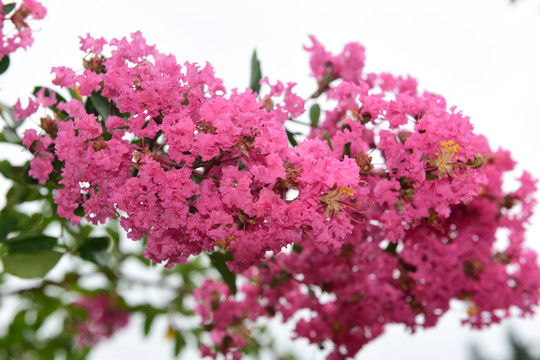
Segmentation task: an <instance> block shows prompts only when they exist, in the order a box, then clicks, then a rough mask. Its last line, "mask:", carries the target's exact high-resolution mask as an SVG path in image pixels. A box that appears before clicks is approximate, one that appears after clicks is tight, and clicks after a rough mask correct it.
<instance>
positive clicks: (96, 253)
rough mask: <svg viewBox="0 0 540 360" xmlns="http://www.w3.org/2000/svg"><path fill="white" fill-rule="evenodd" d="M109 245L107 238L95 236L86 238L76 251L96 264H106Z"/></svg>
mask: <svg viewBox="0 0 540 360" xmlns="http://www.w3.org/2000/svg"><path fill="white" fill-rule="evenodd" d="M108 247H109V238H107V237H95V238H90V239H87V240H86V241H85V242H84V243H83V244H82V245H81V246H80V247H79V249H78V251H77V253H78V254H79V255H80V257H82V258H83V259H85V260H88V261H91V262H93V263H95V264H98V265H106V263H107V258H108V253H107V248H108Z"/></svg>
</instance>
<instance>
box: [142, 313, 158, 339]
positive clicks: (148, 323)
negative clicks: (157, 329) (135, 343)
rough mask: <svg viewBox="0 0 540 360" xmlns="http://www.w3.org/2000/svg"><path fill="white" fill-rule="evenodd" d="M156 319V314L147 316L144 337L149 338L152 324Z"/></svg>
mask: <svg viewBox="0 0 540 360" xmlns="http://www.w3.org/2000/svg"><path fill="white" fill-rule="evenodd" d="M155 318H156V313H152V312H148V313H147V314H146V317H145V319H144V327H143V333H144V336H148V334H150V328H151V327H152V323H153V322H154V319H155Z"/></svg>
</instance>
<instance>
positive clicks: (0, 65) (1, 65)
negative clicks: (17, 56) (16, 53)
mask: <svg viewBox="0 0 540 360" xmlns="http://www.w3.org/2000/svg"><path fill="white" fill-rule="evenodd" d="M8 67H9V56H7V55H4V56H2V60H0V74H3V73H5V72H6V70H7V69H8Z"/></svg>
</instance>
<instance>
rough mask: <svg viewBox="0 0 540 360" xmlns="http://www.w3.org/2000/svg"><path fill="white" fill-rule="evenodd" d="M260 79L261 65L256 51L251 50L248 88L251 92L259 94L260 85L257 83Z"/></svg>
mask: <svg viewBox="0 0 540 360" xmlns="http://www.w3.org/2000/svg"><path fill="white" fill-rule="evenodd" d="M261 79H262V71H261V63H260V62H259V59H258V58H257V50H253V55H252V56H251V80H250V82H249V87H250V88H251V90H253V92H256V93H257V94H258V93H259V90H260V89H261V84H259V82H260V81H261Z"/></svg>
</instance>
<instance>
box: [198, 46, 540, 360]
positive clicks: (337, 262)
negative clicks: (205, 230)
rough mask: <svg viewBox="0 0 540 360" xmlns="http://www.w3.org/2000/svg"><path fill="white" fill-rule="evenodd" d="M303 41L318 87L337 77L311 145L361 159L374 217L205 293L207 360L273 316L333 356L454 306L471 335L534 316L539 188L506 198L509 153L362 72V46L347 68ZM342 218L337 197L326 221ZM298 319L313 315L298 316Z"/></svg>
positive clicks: (398, 81)
mask: <svg viewBox="0 0 540 360" xmlns="http://www.w3.org/2000/svg"><path fill="white" fill-rule="evenodd" d="M312 40H313V41H314V45H313V47H311V48H308V50H309V51H310V52H311V61H310V64H311V67H312V71H313V75H314V76H315V78H316V79H317V80H318V81H319V85H321V82H325V81H327V80H325V79H324V75H323V76H322V77H321V74H322V72H323V71H326V70H323V69H324V68H326V69H329V68H330V69H339V71H338V72H334V73H332V81H330V82H328V83H325V84H323V86H324V87H326V89H325V93H326V94H327V97H328V98H329V99H332V100H334V101H337V106H335V107H332V108H330V109H329V110H327V111H326V112H325V122H324V124H323V125H322V127H321V128H314V129H313V131H312V133H311V137H312V138H313V139H317V138H323V137H324V136H325V134H326V138H327V139H328V141H329V144H331V146H332V148H333V150H332V151H329V152H328V154H327V155H326V156H329V157H334V158H336V159H339V160H341V159H347V158H349V157H352V158H353V159H355V160H356V162H357V165H358V166H359V171H360V181H362V182H364V183H365V186H366V188H367V189H369V194H368V195H367V196H365V197H364V202H365V203H366V204H367V205H369V209H368V210H367V211H361V212H351V211H350V212H349V213H348V217H350V218H351V220H354V228H353V232H352V233H351V234H349V235H347V237H346V238H345V240H344V242H343V244H342V246H341V247H339V248H335V249H333V250H332V251H330V252H328V253H323V252H321V251H320V250H319V249H317V248H316V247H314V242H313V241H311V239H309V238H302V239H301V241H298V242H295V245H294V247H293V249H292V251H289V252H282V253H280V254H278V255H276V256H270V257H269V258H267V260H266V261H264V262H263V263H262V264H261V265H259V266H256V267H252V268H250V269H249V270H247V271H246V272H244V273H243V275H244V276H245V277H246V278H248V279H249V280H250V282H249V285H246V287H244V288H242V289H241V290H240V292H239V294H236V296H233V295H230V294H229V293H228V290H227V288H225V287H222V286H221V287H220V286H219V285H218V284H215V283H213V282H208V283H205V284H204V285H203V287H202V289H200V290H199V292H198V294H199V304H200V306H199V308H198V309H197V311H198V313H199V314H201V317H202V320H203V324H205V326H206V327H207V328H210V329H211V341H212V344H211V346H209V345H204V346H203V348H202V351H203V353H206V352H207V351H208V349H213V354H214V355H215V354H217V353H222V354H225V355H227V356H228V357H230V358H238V357H239V354H240V352H241V349H242V347H243V346H244V343H245V339H244V338H242V336H239V335H241V334H249V331H248V330H243V331H242V332H241V333H240V334H239V333H238V331H237V329H244V328H247V329H249V324H253V322H254V321H256V320H257V318H258V317H274V316H276V314H279V315H280V318H281V319H282V320H283V321H293V322H295V324H296V328H295V333H296V336H297V337H303V338H306V339H308V340H309V341H310V342H311V343H313V344H317V345H318V346H319V347H321V348H325V347H328V346H329V347H330V354H329V359H344V358H349V357H352V356H354V355H355V354H356V353H357V352H358V351H359V350H360V349H361V348H362V347H363V346H364V345H365V344H367V343H368V342H370V341H371V340H373V339H375V338H377V337H378V336H379V335H381V334H382V333H383V332H384V329H385V327H386V325H387V324H393V323H399V324H404V325H405V326H406V327H408V328H409V329H410V330H411V331H415V330H416V329H418V328H427V327H431V326H434V325H436V323H437V322H438V320H439V318H440V317H441V316H442V315H443V314H444V313H446V311H448V309H449V303H450V301H451V300H460V301H462V302H464V303H465V304H466V305H467V307H468V312H467V318H466V319H465V320H464V323H466V324H469V325H470V326H472V327H474V328H481V327H484V326H487V325H490V324H493V323H497V322H499V321H501V319H503V318H506V317H508V316H510V313H511V309H514V310H515V312H517V313H518V314H519V315H521V316H525V315H528V314H531V313H532V312H533V311H534V310H535V307H536V305H537V304H538V301H539V297H540V292H539V290H540V268H539V266H538V263H537V254H536V253H535V252H534V251H532V250H530V249H527V248H526V247H525V246H524V244H523V243H524V239H525V227H526V224H527V223H528V221H529V218H530V216H531V215H532V208H533V206H534V205H535V203H536V201H535V199H534V198H533V196H532V194H533V193H534V191H535V190H536V180H534V179H532V177H531V175H530V174H529V173H527V172H524V173H523V175H522V176H521V177H520V178H519V182H520V183H521V186H520V187H519V188H518V189H517V190H515V191H511V192H505V191H503V189H502V184H503V177H504V175H505V173H507V172H510V171H511V170H512V169H513V168H514V165H515V163H514V161H513V160H512V159H511V157H510V154H509V153H508V152H506V151H502V150H498V151H493V150H492V149H491V148H490V147H489V145H488V143H487V140H486V139H485V138H484V137H483V136H481V135H476V134H474V133H473V131H472V130H473V128H472V125H471V124H470V122H469V119H468V118H467V117H466V116H464V115H463V114H462V113H460V112H457V111H456V110H455V108H449V109H448V108H447V106H446V103H445V100H444V99H443V98H442V97H441V96H436V95H433V94H430V93H422V94H420V93H419V92H418V90H417V88H416V82H415V81H414V80H413V79H411V78H401V77H394V76H392V75H390V74H380V75H378V74H363V73H362V72H361V68H360V69H358V68H357V66H358V64H363V61H364V55H363V49H361V47H358V46H354V47H353V46H351V45H348V46H346V48H345V50H344V54H345V53H350V50H347V49H351V48H354V49H357V50H356V56H357V59H356V61H351V60H350V59H348V58H347V57H346V56H344V55H343V54H342V55H340V56H336V57H334V56H332V55H331V54H329V53H328V52H326V51H325V50H324V48H323V47H322V46H321V45H320V44H319V43H317V42H316V40H315V39H314V38H312ZM328 63H331V64H332V65H331V66H329V65H325V64H328ZM350 63H352V64H354V65H351V66H353V68H352V69H350V68H349V64H350ZM332 71H334V70H332ZM342 72H343V73H344V74H347V75H346V76H343V77H341V76H340V74H341V73H342ZM350 74H354V76H353V75H350ZM338 79H340V80H338ZM335 80H337V81H335ZM320 88H321V86H319V89H320ZM375 159H377V160H375ZM321 202H323V199H322V198H321ZM346 209H347V206H345V204H342V203H341V202H340V201H337V203H336V208H334V211H336V210H340V211H346ZM500 229H505V230H506V231H507V233H508V236H507V237H506V238H504V239H503V238H501V236H500V235H501V232H500V231H498V230H500ZM497 238H498V239H497ZM212 299H214V300H215V301H214V302H212ZM232 304H234V305H232ZM222 307H223V309H222ZM230 309H234V312H233V311H231V310H230ZM301 310H304V311H305V310H308V311H309V312H308V313H309V315H308V316H304V317H302V318H300V319H299V318H298V317H293V315H294V314H297V313H298V312H299V311H301ZM222 311H224V312H226V313H227V316H229V317H228V318H227V317H223V316H221V315H220V314H222ZM304 313H305V312H304ZM230 316H232V319H231V318H230ZM209 321H210V324H211V326H209V324H208V322H209ZM223 329H229V331H228V332H227V333H226V334H223Z"/></svg>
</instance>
